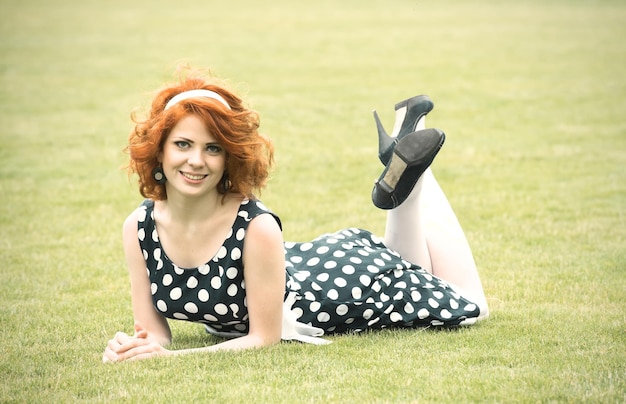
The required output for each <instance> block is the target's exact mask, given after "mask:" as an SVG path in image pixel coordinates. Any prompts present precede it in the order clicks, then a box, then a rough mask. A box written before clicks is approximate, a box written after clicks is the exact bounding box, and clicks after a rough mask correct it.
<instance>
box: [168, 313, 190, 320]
mask: <svg viewBox="0 0 626 404" xmlns="http://www.w3.org/2000/svg"><path fill="white" fill-rule="evenodd" d="M172 317H174V318H176V319H178V320H187V319H189V317H187V315H185V314H183V313H174V314H172Z"/></svg>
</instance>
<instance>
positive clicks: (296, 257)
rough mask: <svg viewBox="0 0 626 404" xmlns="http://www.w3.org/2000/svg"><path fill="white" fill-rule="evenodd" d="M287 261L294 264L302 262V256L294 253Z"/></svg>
mask: <svg viewBox="0 0 626 404" xmlns="http://www.w3.org/2000/svg"><path fill="white" fill-rule="evenodd" d="M289 261H291V262H293V263H294V264H299V263H301V262H302V257H301V256H299V255H294V256H292V257H290V258H289Z"/></svg>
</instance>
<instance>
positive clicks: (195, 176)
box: [180, 171, 206, 181]
mask: <svg viewBox="0 0 626 404" xmlns="http://www.w3.org/2000/svg"><path fill="white" fill-rule="evenodd" d="M180 173H181V174H182V175H183V177H185V178H187V179H190V180H192V181H200V180H202V179H204V178H205V177H206V175H200V174H189V173H184V172H182V171H181V172H180Z"/></svg>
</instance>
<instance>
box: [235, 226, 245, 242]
mask: <svg viewBox="0 0 626 404" xmlns="http://www.w3.org/2000/svg"><path fill="white" fill-rule="evenodd" d="M245 235H246V230H245V229H243V228H240V229H239V230H237V234H236V235H235V238H236V239H237V240H239V241H241V240H243V238H244V237H245Z"/></svg>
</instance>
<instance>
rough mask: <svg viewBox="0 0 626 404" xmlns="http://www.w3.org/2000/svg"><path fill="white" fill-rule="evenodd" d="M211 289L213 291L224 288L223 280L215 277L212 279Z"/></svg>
mask: <svg viewBox="0 0 626 404" xmlns="http://www.w3.org/2000/svg"><path fill="white" fill-rule="evenodd" d="M211 287H212V288H213V289H219V288H220V287H222V280H221V279H220V277H219V276H214V277H213V278H211Z"/></svg>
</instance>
